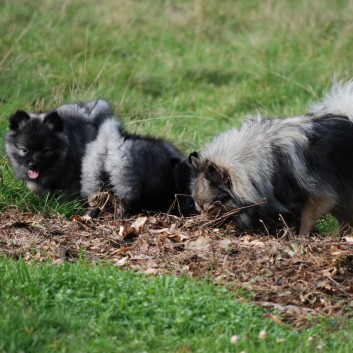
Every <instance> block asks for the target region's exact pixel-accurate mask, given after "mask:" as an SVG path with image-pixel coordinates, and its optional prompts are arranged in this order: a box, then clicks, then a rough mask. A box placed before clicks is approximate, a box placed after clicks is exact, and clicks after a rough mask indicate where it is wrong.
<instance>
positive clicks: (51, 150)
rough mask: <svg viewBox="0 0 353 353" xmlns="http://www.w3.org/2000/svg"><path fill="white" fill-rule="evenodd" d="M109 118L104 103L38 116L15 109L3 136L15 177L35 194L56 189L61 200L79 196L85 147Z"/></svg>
mask: <svg viewBox="0 0 353 353" xmlns="http://www.w3.org/2000/svg"><path fill="white" fill-rule="evenodd" d="M112 115H113V114H112V110H111V107H110V105H109V104H108V103H107V102H106V101H104V100H96V101H92V102H89V103H87V104H85V105H79V104H67V105H62V106H60V107H59V108H58V109H56V110H55V111H52V112H48V113H41V114H35V113H26V112H25V111H21V110H18V111H17V112H16V113H15V114H13V115H12V116H11V117H10V120H9V125H10V131H9V132H8V133H6V135H5V148H6V153H7V156H8V159H9V161H10V164H11V166H12V169H13V171H14V173H15V175H16V176H17V178H19V179H20V180H22V181H24V182H25V183H26V184H27V187H28V188H29V189H31V190H34V191H37V192H55V191H58V190H60V191H62V192H63V193H64V196H65V199H71V198H73V197H74V196H79V192H80V176H81V160H82V157H83V154H84V151H85V147H86V144H87V143H88V142H90V141H92V140H93V139H94V138H95V137H96V136H97V132H98V128H99V126H100V125H101V124H102V122H103V121H104V120H106V119H107V118H109V117H111V116H112Z"/></svg>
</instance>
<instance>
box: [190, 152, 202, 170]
mask: <svg viewBox="0 0 353 353" xmlns="http://www.w3.org/2000/svg"><path fill="white" fill-rule="evenodd" d="M188 163H189V165H190V166H191V167H193V168H194V169H196V170H201V169H202V162H201V161H200V160H199V154H198V153H197V152H192V153H190V154H189V157H188Z"/></svg>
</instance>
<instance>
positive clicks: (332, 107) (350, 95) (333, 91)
mask: <svg viewBox="0 0 353 353" xmlns="http://www.w3.org/2000/svg"><path fill="white" fill-rule="evenodd" d="M310 111H311V112H312V113H314V114H318V113H324V114H337V115H345V116H347V117H348V118H349V119H350V120H352V121H353V80H350V81H348V82H345V83H343V82H335V83H334V84H333V85H332V87H331V88H330V89H329V90H328V91H327V92H326V93H325V95H324V98H323V100H322V101H321V102H318V103H315V104H313V105H312V106H311V109H310Z"/></svg>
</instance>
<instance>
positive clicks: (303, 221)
mask: <svg viewBox="0 0 353 353" xmlns="http://www.w3.org/2000/svg"><path fill="white" fill-rule="evenodd" d="M335 204H336V201H335V200H334V199H332V198H321V197H313V198H310V199H309V200H308V201H307V203H306V204H305V205H304V207H303V209H302V211H301V214H300V227H299V234H300V235H309V233H310V230H311V229H312V227H313V225H314V223H315V221H316V220H317V219H318V218H319V217H321V216H323V215H325V214H327V213H328V212H330V211H331V210H332V208H333V207H334V206H335Z"/></svg>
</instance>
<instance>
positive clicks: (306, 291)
mask: <svg viewBox="0 0 353 353" xmlns="http://www.w3.org/2000/svg"><path fill="white" fill-rule="evenodd" d="M211 223H212V222H209V220H207V219H203V218H202V217H201V216H195V217H191V218H178V217H174V216H170V215H164V214H162V215H150V216H147V217H145V216H139V217H134V218H129V219H125V220H123V221H121V220H116V219H114V217H113V216H112V215H109V214H107V215H104V216H101V217H100V218H98V219H94V220H90V221H87V220H84V219H83V218H81V217H79V216H74V217H72V218H71V219H70V220H68V219H65V218H61V217H53V216H50V217H49V216H45V215H43V214H33V213H23V212H21V211H20V210H18V209H8V210H6V211H5V212H3V213H2V214H1V216H0V253H2V254H4V255H5V256H9V257H13V258H16V259H17V258H24V259H25V260H26V261H47V260H52V261H53V262H54V263H60V262H62V261H70V262H75V261H76V260H77V259H78V258H79V257H80V256H81V257H82V255H83V256H84V257H85V259H86V260H89V261H92V262H93V263H96V262H109V263H112V264H114V265H116V266H118V267H120V268H122V269H130V270H132V271H138V272H142V273H145V274H150V275H157V274H171V275H176V276H179V275H186V276H192V277H196V278H206V277H207V278H208V279H210V280H213V281H214V282H215V283H217V284H222V285H226V286H228V287H229V288H230V289H231V290H233V289H236V290H239V289H246V290H247V291H245V292H244V293H247V292H248V290H250V292H251V293H253V294H254V295H253V296H248V295H247V294H246V295H245V296H244V297H243V298H242V297H240V298H239V299H240V300H246V301H253V302H255V303H257V304H259V305H261V306H263V307H265V308H276V310H275V311H273V310H270V311H269V314H268V317H269V318H270V319H273V320H275V321H278V322H279V321H281V322H292V323H294V324H295V325H296V326H297V327H300V326H302V325H305V324H306V323H307V322H308V321H307V319H308V318H309V317H311V318H312V317H313V316H316V315H317V314H320V315H329V316H335V317H338V316H342V315H352V312H353V237H349V236H347V237H344V238H342V239H338V238H334V237H330V236H326V237H322V236H319V235H317V236H312V237H299V236H295V235H293V234H292V233H291V232H290V231H289V230H287V231H284V232H283V234H282V236H281V237H272V236H269V235H256V234H250V233H245V234H244V233H239V232H237V230H236V229H235V228H234V227H233V226H231V225H227V226H225V227H221V228H215V227H214V226H212V224H211ZM240 293H241V291H240ZM274 312H276V315H274V314H273V313H274Z"/></svg>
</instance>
